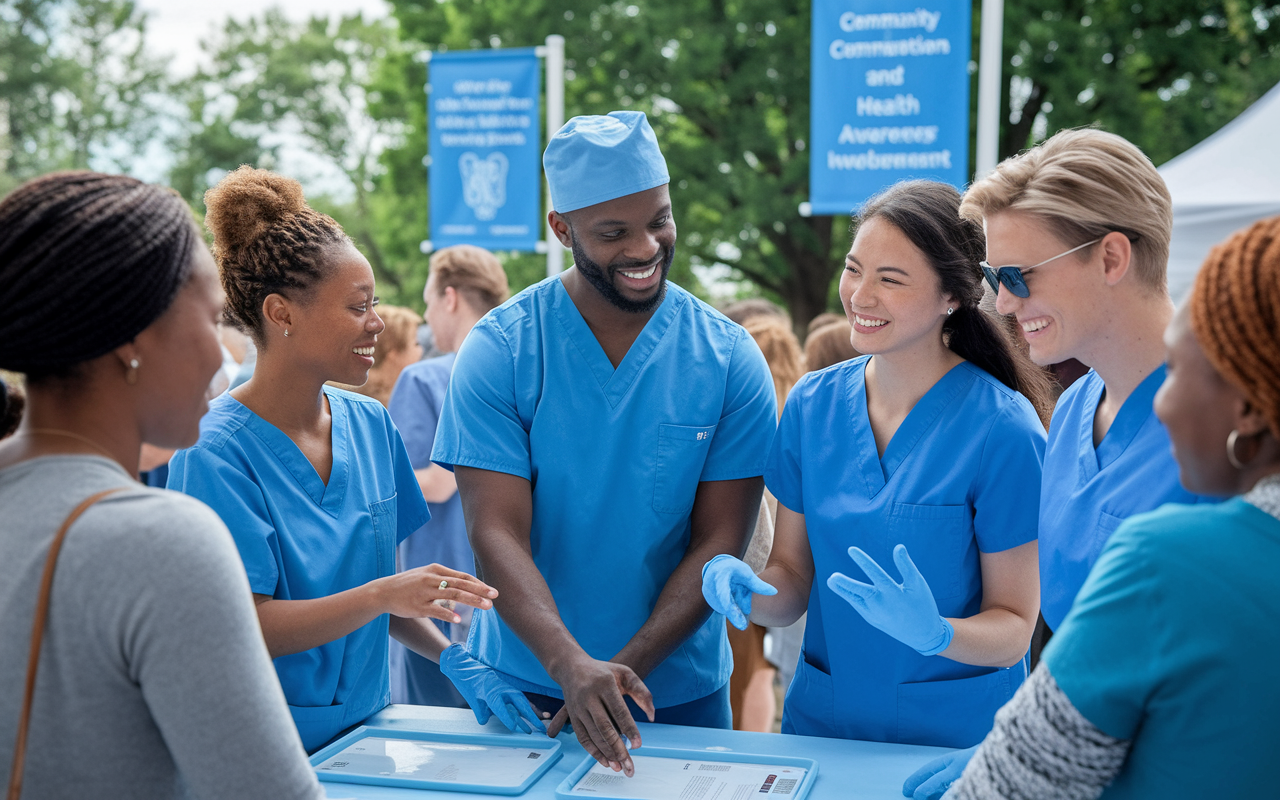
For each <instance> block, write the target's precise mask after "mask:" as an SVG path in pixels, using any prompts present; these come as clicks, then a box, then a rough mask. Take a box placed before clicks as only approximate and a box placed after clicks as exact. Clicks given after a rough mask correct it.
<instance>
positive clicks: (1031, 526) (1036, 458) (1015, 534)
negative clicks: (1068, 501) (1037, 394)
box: [973, 395, 1045, 553]
mask: <svg viewBox="0 0 1280 800" xmlns="http://www.w3.org/2000/svg"><path fill="white" fill-rule="evenodd" d="M1016 400H1017V401H1018V402H1015V403H1010V404H1009V405H1008V406H1006V407H1005V409H1004V411H1003V412H1001V414H1000V416H999V417H998V418H997V419H996V420H995V422H994V423H993V424H992V426H991V428H990V430H989V431H988V432H987V440H986V442H985V443H984V444H983V447H982V461H981V463H980V466H979V467H978V469H979V470H980V472H979V475H978V480H976V481H975V482H974V486H975V490H974V497H973V529H974V533H975V534H976V536H977V539H978V550H980V551H981V552H983V553H999V552H1001V551H1003V550H1009V549H1012V548H1014V547H1018V546H1019V545H1024V544H1026V543H1028V542H1034V541H1035V540H1036V537H1037V536H1038V532H1039V526H1040V473H1041V469H1042V465H1043V464H1044V448H1045V433H1044V426H1043V425H1041V423H1040V418H1039V417H1037V416H1036V414H1035V410H1034V409H1032V407H1031V403H1029V402H1027V400H1026V399H1025V398H1023V397H1022V396H1021V395H1019V396H1018V397H1017V398H1016Z"/></svg>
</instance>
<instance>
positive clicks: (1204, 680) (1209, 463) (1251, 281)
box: [947, 217, 1280, 800]
mask: <svg viewBox="0 0 1280 800" xmlns="http://www.w3.org/2000/svg"><path fill="white" fill-rule="evenodd" d="M1165 343H1166V348H1167V357H1168V361H1167V363H1168V374H1167V375H1166V377H1165V381H1164V384H1163V385H1162V386H1161V388H1160V390H1159V392H1158V393H1157V395H1156V399H1155V410H1156V414H1157V415H1158V416H1159V417H1160V420H1161V421H1162V422H1163V423H1164V424H1165V426H1166V428H1167V429H1168V431H1169V438H1170V440H1171V441H1172V442H1173V449H1174V456H1175V458H1176V459H1177V462H1178V468H1179V476H1180V479H1181V481H1182V484H1183V485H1184V486H1185V487H1186V488H1187V489H1188V490H1190V491H1192V492H1196V493H1200V494H1210V495H1224V496H1235V498H1234V499H1232V500H1228V501H1227V502H1224V503H1222V504H1220V505H1196V506H1189V505H1167V506H1165V507H1163V508H1161V509H1160V510H1158V511H1154V512H1151V513H1148V514H1142V515H1138V516H1135V517H1131V518H1130V519H1129V520H1128V521H1126V522H1125V523H1124V524H1122V525H1121V526H1120V528H1119V529H1118V530H1117V531H1116V532H1115V534H1114V535H1113V536H1112V537H1111V540H1110V541H1109V542H1108V543H1107V547H1106V549H1105V550H1104V551H1103V553H1102V556H1101V557H1100V558H1099V559H1098V562H1097V564H1096V565H1095V566H1094V568H1093V571H1092V572H1091V573H1090V574H1089V578H1088V579H1087V580H1086V581H1085V584H1084V587H1083V588H1082V589H1081V590H1080V595H1079V597H1078V598H1077V599H1076V602H1075V605H1074V606H1073V607H1072V609H1071V611H1070V613H1068V615H1067V618H1066V620H1064V622H1063V624H1062V627H1061V628H1060V629H1059V630H1058V632H1057V634H1056V635H1054V637H1053V639H1052V640H1051V641H1050V642H1049V645H1048V647H1047V648H1046V649H1045V652H1044V656H1043V659H1042V660H1041V662H1040V665H1039V667H1038V668H1037V669H1036V671H1035V672H1034V673H1033V674H1032V676H1031V677H1030V678H1029V679H1028V680H1027V682H1026V684H1024V685H1023V687H1022V688H1021V689H1020V690H1019V691H1018V693H1017V694H1016V695H1015V696H1014V698H1013V699H1012V700H1011V701H1010V702H1009V704H1008V705H1006V706H1005V707H1004V708H1003V709H1001V710H1000V712H999V713H998V714H997V715H996V724H995V729H994V730H992V732H991V733H990V734H989V735H988V736H987V738H986V740H985V741H984V742H983V743H982V745H980V746H979V748H978V751H977V754H976V755H975V756H974V758H973V760H972V761H971V762H970V763H969V765H968V767H966V769H965V771H964V774H963V775H962V776H961V778H960V780H959V781H958V782H957V783H956V784H955V785H954V786H953V787H952V789H951V791H950V792H949V793H948V794H947V798H953V799H956V800H969V798H975V799H976V798H984V800H993V799H994V800H1001V799H1005V800H1020V799H1021V798H1028V799H1030V798H1036V800H1045V798H1093V797H1099V796H1102V797H1106V798H1131V797H1133V798H1138V797H1160V798H1165V799H1166V800H1169V799H1170V798H1172V799H1173V800H1179V799H1180V798H1187V800H1190V799H1191V798H1205V797H1272V796H1274V795H1275V783H1276V780H1275V766H1274V765H1275V762H1274V761H1273V760H1272V759H1274V758H1275V754H1276V747H1277V745H1278V744H1280V714H1277V713H1276V710H1277V709H1280V685H1277V683H1276V680H1275V673H1274V671H1273V670H1272V669H1270V668H1267V667H1265V666H1264V665H1266V664H1272V665H1274V664H1275V663H1277V661H1280V632H1278V629H1277V625H1276V620H1278V619H1280V581H1277V580H1276V568H1277V565H1280V217H1275V218H1272V219H1268V220H1264V221H1262V222H1259V223H1257V224H1255V225H1254V226H1253V227H1251V228H1249V229H1247V230H1245V231H1242V232H1240V233H1237V234H1236V235H1234V236H1233V237H1231V238H1230V239H1228V240H1227V241H1226V243H1224V244H1222V245H1220V246H1219V247H1218V248H1216V249H1215V250H1214V251H1213V252H1212V253H1210V254H1209V258H1208V260H1207V261H1206V262H1205V264H1204V266H1203V268H1202V269H1201V271H1200V274H1199V276H1198V277H1197V278H1196V284H1195V288H1194V289H1193V291H1192V295H1191V298H1190V301H1189V303H1188V304H1186V305H1184V307H1183V308H1182V309H1181V310H1180V311H1179V312H1178V313H1177V314H1176V316H1175V317H1174V319H1173V321H1172V323H1171V324H1170V326H1169V329H1168V331H1167V332H1166V334H1165Z"/></svg>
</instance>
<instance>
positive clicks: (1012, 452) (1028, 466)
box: [765, 356, 1045, 747]
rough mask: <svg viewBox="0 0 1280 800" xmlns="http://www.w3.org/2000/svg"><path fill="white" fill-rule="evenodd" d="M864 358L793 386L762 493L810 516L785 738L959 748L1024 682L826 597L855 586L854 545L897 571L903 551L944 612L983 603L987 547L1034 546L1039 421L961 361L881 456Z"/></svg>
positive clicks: (966, 611)
mask: <svg viewBox="0 0 1280 800" xmlns="http://www.w3.org/2000/svg"><path fill="white" fill-rule="evenodd" d="M869 358H870V357H869V356H863V357H861V358H857V359H854V360H852V361H847V362H844V363H842V364H838V365H836V366H834V367H830V368H828V369H825V370H822V371H820V372H814V373H810V374H808V375H806V376H805V377H804V378H802V379H801V380H800V382H799V383H797V384H796V386H795V388H793V389H792V390H791V393H790V395H789V396H788V398H787V403H786V407H785V408H784V409H783V412H782V419H781V421H780V422H779V423H778V433H777V435H776V436H775V437H774V441H773V447H772V449H771V451H770V454H769V464H768V467H767V468H766V470H765V483H766V484H767V485H768V487H769V489H770V491H772V492H773V493H774V495H775V496H776V497H777V498H778V502H780V503H782V504H783V505H784V506H786V507H787V508H789V509H791V510H792V511H795V512H797V513H799V514H803V515H804V524H805V529H806V531H807V534H808V540H809V549H810V552H811V554H812V556H813V565H814V577H813V585H812V588H811V590H810V593H809V599H808V623H807V625H806V629H805V639H804V650H803V652H802V656H801V659H800V662H799V664H798V667H797V671H796V675H795V678H794V680H793V681H792V683H791V687H790V688H789V690H788V694H787V698H786V703H785V705H784V706H783V709H784V711H783V722H782V730H783V732H784V733H799V734H804V735H809V736H827V737H835V738H845V739H864V740H868V741H880V742H900V743H906V744H930V745H939V746H945V747H967V746H969V745H972V744H976V743H977V742H978V741H980V740H981V739H982V737H983V736H984V735H986V732H987V731H988V730H990V728H991V724H992V720H993V719H994V716H995V712H996V710H997V709H998V708H1000V706H1001V705H1003V704H1004V703H1005V702H1006V701H1008V700H1009V698H1010V697H1012V695H1013V692H1014V690H1016V689H1017V687H1018V686H1019V685H1020V684H1021V683H1022V681H1023V679H1024V678H1025V676H1026V669H1025V665H1024V664H1022V663H1019V664H1018V665H1017V666H1015V667H1012V668H1007V669H997V668H991V667H979V666H973V665H969V664H961V663H959V662H957V661H952V660H950V659H947V658H942V657H938V656H922V655H920V654H919V653H917V652H916V651H915V650H913V649H911V648H910V647H908V646H907V645H904V644H902V643H901V642H899V641H897V640H896V639H893V638H892V637H890V636H888V635H887V634H885V633H883V632H882V631H880V630H878V629H876V628H874V627H872V626H871V625H870V624H868V623H867V622H866V620H865V619H863V618H862V616H861V615H860V614H859V613H858V612H857V611H855V610H854V609H853V607H852V606H850V605H849V603H847V602H845V600H843V599H842V598H841V597H839V596H838V595H836V594H835V593H834V592H832V591H831V589H829V588H828V587H827V578H829V577H830V576H831V574H832V573H834V572H843V573H845V574H848V575H851V576H853V577H854V578H855V579H856V578H858V577H860V573H859V571H858V568H857V567H856V566H855V565H854V563H853V562H852V561H851V560H850V559H849V556H848V549H849V547H850V546H855V545H856V546H857V547H860V548H862V550H863V551H865V552H866V553H867V554H868V555H869V556H871V558H873V559H874V560H875V561H876V562H877V563H879V564H880V565H882V566H884V567H885V568H886V569H887V570H889V571H890V572H891V574H893V575H894V576H895V577H897V574H896V573H897V571H896V568H895V567H894V566H893V556H892V553H893V549H894V547H895V546H896V545H898V544H904V545H906V547H907V550H908V552H909V553H910V555H911V558H912V560H913V561H914V562H915V564H916V566H917V567H918V568H919V569H920V572H921V574H923V575H924V578H925V580H926V581H927V582H928V584H929V588H930V590H931V591H932V592H933V594H934V597H935V599H936V600H937V603H938V611H939V613H941V614H942V615H943V616H944V617H959V618H964V617H970V616H973V615H974V614H977V613H978V611H979V610H980V607H981V603H982V573H981V565H980V563H979V556H980V554H981V553H995V552H1001V551H1004V550H1009V549H1011V548H1014V547H1018V546H1020V545H1023V544H1026V543H1028V542H1031V541H1034V540H1035V538H1036V515H1037V512H1038V510H1039V497H1040V460H1041V457H1042V454H1043V451H1044V438H1045V437H1044V427H1043V426H1042V425H1041V424H1040V420H1039V418H1038V417H1037V416H1036V414H1035V411H1034V409H1033V408H1032V407H1031V404H1030V403H1029V402H1028V401H1027V399H1026V398H1025V397H1023V396H1022V395H1020V394H1017V393H1016V392H1014V391H1013V390H1011V389H1009V388H1008V387H1007V386H1004V385H1003V384H1001V383H1000V382H999V381H997V380H996V379H995V378H993V377H992V376H991V375H989V374H987V373H986V372H984V371H982V370H981V369H979V368H978V367H976V366H974V365H973V364H970V363H968V362H962V363H960V364H958V365H956V366H955V367H953V368H952V369H951V370H950V371H948V372H947V373H946V374H945V375H944V376H942V378H940V379H939V380H938V381H937V382H936V383H935V384H934V385H933V386H932V387H931V388H930V389H929V391H928V392H926V393H925V395H924V396H923V397H922V398H920V400H919V402H917V403H916V405H915V406H914V407H913V408H912V409H911V411H910V412H909V413H908V414H907V416H906V418H905V419H904V420H903V421H902V424H901V425H900V426H899V427H898V430H897V431H896V432H895V433H894V436H893V438H892V439H891V440H890V441H889V444H888V446H887V447H886V448H885V454H884V456H883V457H881V456H880V455H879V453H878V451H877V448H876V442H875V436H874V434H873V433H872V430H871V424H870V418H869V416H868V414H867V396H866V365H867V362H868V360H869Z"/></svg>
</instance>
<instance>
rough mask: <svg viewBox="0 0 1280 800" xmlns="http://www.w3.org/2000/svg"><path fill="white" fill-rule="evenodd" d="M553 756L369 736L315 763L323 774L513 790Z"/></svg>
mask: <svg viewBox="0 0 1280 800" xmlns="http://www.w3.org/2000/svg"><path fill="white" fill-rule="evenodd" d="M549 757H550V753H549V751H547V750H546V749H542V750H538V749H534V748H531V747H499V746H494V745H479V744H459V743H455V742H432V741H422V740H418V739H394V738H389V737H381V736H368V737H365V738H363V739H359V740H357V741H355V742H353V743H352V744H351V745H349V746H348V747H346V748H345V749H343V750H342V751H341V752H339V753H338V754H337V755H335V756H333V757H332V758H329V759H326V760H325V761H324V762H323V763H321V764H317V765H316V770H317V771H319V772H321V773H329V774H335V773H336V774H342V775H352V776H374V777H382V778H408V779H411V780H420V781H445V782H449V783H459V784H470V785H475V786H493V787H514V786H519V785H520V784H522V783H524V781H525V779H526V778H528V777H529V776H530V775H532V774H533V773H534V771H535V770H537V768H538V767H539V766H541V765H542V763H543V762H544V761H545V760H546V759H547V758H549Z"/></svg>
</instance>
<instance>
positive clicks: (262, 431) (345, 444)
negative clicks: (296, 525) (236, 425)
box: [228, 387, 351, 519]
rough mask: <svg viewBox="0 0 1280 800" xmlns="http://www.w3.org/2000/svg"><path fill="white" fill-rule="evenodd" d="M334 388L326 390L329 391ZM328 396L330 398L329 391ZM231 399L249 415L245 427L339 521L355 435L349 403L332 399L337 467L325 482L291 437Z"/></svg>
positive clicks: (330, 401)
mask: <svg viewBox="0 0 1280 800" xmlns="http://www.w3.org/2000/svg"><path fill="white" fill-rule="evenodd" d="M330 388H331V387H326V390H328V389H330ZM325 396H326V397H329V393H328V391H326V393H325ZM228 398H229V399H230V400H231V402H233V403H235V404H237V405H239V406H240V407H241V408H243V409H244V410H245V411H246V412H247V414H246V415H245V416H244V425H245V427H246V428H247V429H248V430H249V431H251V432H252V433H253V435H254V436H257V437H258V438H259V439H260V440H262V443H263V444H264V445H266V447H267V448H268V449H270V450H271V452H272V454H273V455H274V456H275V457H276V459H277V460H279V462H280V464H281V465H282V466H283V467H284V468H285V469H286V470H287V471H288V472H289V474H290V475H292V476H293V477H294V480H296V481H297V482H298V487H299V488H300V489H302V491H304V492H306V494H307V496H308V497H310V498H311V499H312V500H313V501H315V504H316V505H317V506H320V507H321V508H323V509H324V510H325V513H327V514H328V515H329V516H331V517H333V518H335V519H336V518H337V517H338V513H339V512H340V511H341V510H342V505H343V500H344V499H345V496H346V492H347V477H348V464H349V462H350V459H351V433H350V429H349V428H350V424H349V421H348V419H347V414H348V412H347V404H346V403H341V402H337V403H335V402H333V400H332V398H330V400H329V417H330V420H331V433H330V447H331V449H332V457H333V465H332V466H331V467H330V468H329V482H328V483H325V482H324V481H322V480H321V479H320V473H318V472H316V468H315V465H313V464H312V463H311V460H310V459H308V458H307V456H306V454H304V453H303V452H302V450H301V448H299V447H298V445H297V444H295V443H294V441H293V439H290V438H289V436H288V434H286V433H285V432H284V431H282V430H280V429H279V428H277V427H276V426H275V425H272V424H271V423H270V422H267V421H266V420H265V419H263V418H262V417H260V416H258V415H257V414H256V413H255V412H254V411H253V410H252V409H250V408H249V407H248V406H246V405H245V404H244V403H241V402H240V401H239V400H236V399H235V398H234V397H231V396H230V395H228Z"/></svg>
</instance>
